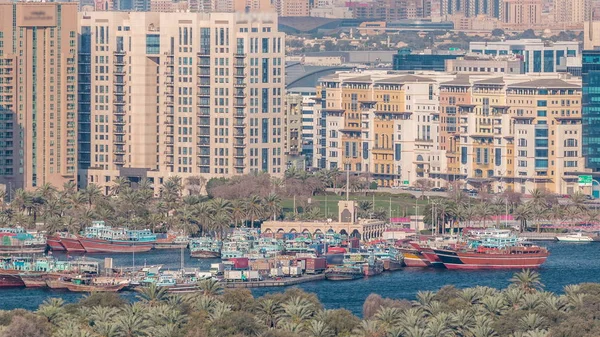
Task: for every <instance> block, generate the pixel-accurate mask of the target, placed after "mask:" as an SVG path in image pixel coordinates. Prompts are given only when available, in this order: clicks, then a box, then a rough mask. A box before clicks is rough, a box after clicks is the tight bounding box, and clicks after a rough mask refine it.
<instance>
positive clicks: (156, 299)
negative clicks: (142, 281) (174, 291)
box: [136, 283, 169, 306]
mask: <svg viewBox="0 0 600 337" xmlns="http://www.w3.org/2000/svg"><path fill="white" fill-rule="evenodd" d="M137 291H138V294H137V295H136V297H137V298H138V299H139V300H140V301H142V302H143V303H147V304H148V305H149V306H155V305H158V304H159V303H160V302H163V301H166V300H167V297H168V295H169V292H168V290H167V288H165V287H159V286H157V285H156V284H154V283H152V284H150V285H149V286H148V287H143V288H138V289H137Z"/></svg>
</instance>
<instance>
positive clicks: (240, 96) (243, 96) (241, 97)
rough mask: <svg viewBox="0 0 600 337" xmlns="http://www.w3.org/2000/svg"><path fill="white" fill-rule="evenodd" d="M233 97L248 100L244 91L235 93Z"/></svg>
mask: <svg viewBox="0 0 600 337" xmlns="http://www.w3.org/2000/svg"><path fill="white" fill-rule="evenodd" d="M233 97H235V98H240V99H243V98H246V94H245V93H244V92H243V91H236V92H235V93H233Z"/></svg>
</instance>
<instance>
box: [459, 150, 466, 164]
mask: <svg viewBox="0 0 600 337" xmlns="http://www.w3.org/2000/svg"><path fill="white" fill-rule="evenodd" d="M460 163H461V164H466V163H467V147H466V146H462V147H461V148H460Z"/></svg>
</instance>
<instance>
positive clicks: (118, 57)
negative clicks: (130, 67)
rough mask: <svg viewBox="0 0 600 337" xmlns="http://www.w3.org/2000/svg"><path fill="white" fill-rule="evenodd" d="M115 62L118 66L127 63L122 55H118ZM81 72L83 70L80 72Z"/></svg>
mask: <svg viewBox="0 0 600 337" xmlns="http://www.w3.org/2000/svg"><path fill="white" fill-rule="evenodd" d="M113 64H114V65H116V66H124V65H125V58H123V57H122V56H117V57H115V58H114V59H113ZM79 73H80V74H81V72H79Z"/></svg>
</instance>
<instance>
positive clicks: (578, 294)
mask: <svg viewBox="0 0 600 337" xmlns="http://www.w3.org/2000/svg"><path fill="white" fill-rule="evenodd" d="M510 281H511V283H510V285H509V286H508V287H507V288H505V289H500V290H499V289H495V288H490V287H484V286H477V287H473V288H465V289H457V288H455V287H453V286H445V287H443V288H441V289H440V290H439V291H437V292H431V291H420V292H418V293H417V294H416V298H415V299H414V300H412V301H409V300H406V299H387V298H382V297H381V296H379V295H376V294H371V295H370V296H369V297H367V299H366V300H365V302H364V304H363V312H362V318H359V317H357V316H356V315H354V314H353V313H351V312H350V311H348V310H346V309H325V308H324V307H323V305H322V304H321V303H320V302H319V300H318V298H317V297H316V295H315V294H312V293H306V292H304V291H302V290H299V289H297V288H288V289H287V290H286V291H285V292H283V293H271V294H267V295H264V296H262V297H259V298H255V297H254V296H253V295H252V293H251V292H250V290H248V289H227V290H224V289H223V288H222V285H221V284H220V283H219V282H217V281H214V280H203V281H200V282H199V283H198V286H197V288H198V289H197V292H195V293H192V294H186V295H176V294H170V293H168V292H167V289H166V288H161V287H157V286H155V285H152V286H150V287H147V288H141V289H140V290H138V293H137V295H136V301H134V302H132V303H129V302H128V301H126V300H124V299H123V298H122V297H120V296H119V295H118V294H114V293H94V294H91V295H89V296H85V297H83V298H82V299H81V300H79V301H78V302H76V303H70V304H67V303H65V302H64V301H63V300H62V299H60V298H48V299H47V300H45V301H44V303H43V304H42V305H40V306H39V307H38V309H37V310H35V311H27V310H23V309H16V310H10V311H0V337H146V336H152V337H245V336H248V337H251V336H252V337H334V336H340V337H574V336H577V337H593V336H597V335H598V334H597V331H598V329H600V305H599V304H600V284H596V283H584V284H580V285H569V286H566V287H565V288H564V291H563V294H561V295H558V294H555V293H551V292H548V291H544V290H543V288H544V285H543V283H542V282H541V279H540V276H539V274H538V273H537V272H534V271H530V270H523V271H522V272H519V273H516V274H515V275H514V276H513V277H512V278H511V280H510Z"/></svg>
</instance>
